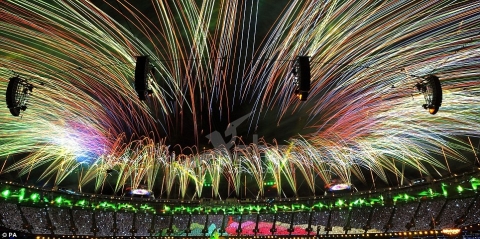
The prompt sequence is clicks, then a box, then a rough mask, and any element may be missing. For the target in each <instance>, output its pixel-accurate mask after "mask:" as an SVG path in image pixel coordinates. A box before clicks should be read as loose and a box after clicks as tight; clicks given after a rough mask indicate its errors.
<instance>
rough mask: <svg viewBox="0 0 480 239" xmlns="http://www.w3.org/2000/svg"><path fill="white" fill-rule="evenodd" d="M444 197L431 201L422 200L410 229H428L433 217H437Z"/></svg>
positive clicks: (433, 219) (443, 202)
mask: <svg viewBox="0 0 480 239" xmlns="http://www.w3.org/2000/svg"><path fill="white" fill-rule="evenodd" d="M445 201H446V200H445V199H437V200H432V201H423V202H422V203H420V207H419V208H418V211H417V213H416V215H415V218H414V225H413V227H412V228H411V229H410V231H415V230H419V231H423V230H430V228H431V227H432V225H434V224H433V222H434V221H435V218H437V216H438V214H439V213H440V210H441V209H442V207H443V205H444V204H445Z"/></svg>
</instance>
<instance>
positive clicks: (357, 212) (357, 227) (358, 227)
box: [347, 207, 372, 234]
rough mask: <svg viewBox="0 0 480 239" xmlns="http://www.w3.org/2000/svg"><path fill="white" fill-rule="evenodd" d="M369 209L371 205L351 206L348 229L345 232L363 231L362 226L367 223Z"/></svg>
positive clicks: (356, 232)
mask: <svg viewBox="0 0 480 239" xmlns="http://www.w3.org/2000/svg"><path fill="white" fill-rule="evenodd" d="M371 211H372V207H358V208H352V211H351V213H350V230H348V232H347V233H348V234H358V233H363V232H365V229H364V227H365V226H366V225H367V222H368V219H369V218H368V217H369V216H370V212H371Z"/></svg>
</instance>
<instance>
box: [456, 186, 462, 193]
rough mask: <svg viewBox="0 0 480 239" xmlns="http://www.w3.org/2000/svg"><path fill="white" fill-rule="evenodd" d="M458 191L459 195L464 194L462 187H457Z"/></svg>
mask: <svg viewBox="0 0 480 239" xmlns="http://www.w3.org/2000/svg"><path fill="white" fill-rule="evenodd" d="M457 191H458V192H459V193H461V192H463V188H462V186H460V185H458V186H457Z"/></svg>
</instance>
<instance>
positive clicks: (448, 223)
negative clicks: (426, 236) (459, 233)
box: [435, 198, 473, 229]
mask: <svg viewBox="0 0 480 239" xmlns="http://www.w3.org/2000/svg"><path fill="white" fill-rule="evenodd" d="M472 201H473V198H456V199H452V200H449V201H448V202H447V203H446V204H445V208H444V209H443V211H442V212H441V214H440V217H439V223H438V224H437V225H435V229H442V228H453V227H455V221H456V220H457V219H459V218H461V217H462V216H464V215H465V213H466V212H467V210H468V207H469V206H470V204H471V203H472Z"/></svg>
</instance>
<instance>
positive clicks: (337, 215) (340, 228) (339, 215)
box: [330, 209, 350, 234]
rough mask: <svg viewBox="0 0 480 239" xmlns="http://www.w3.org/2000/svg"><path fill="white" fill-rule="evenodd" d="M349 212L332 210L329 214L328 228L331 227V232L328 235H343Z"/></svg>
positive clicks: (346, 210)
mask: <svg viewBox="0 0 480 239" xmlns="http://www.w3.org/2000/svg"><path fill="white" fill-rule="evenodd" d="M349 212H350V211H349V210H348V209H344V210H332V211H331V212H330V226H331V227H332V231H330V234H344V233H345V229H344V227H345V226H346V224H347V220H348V214H349Z"/></svg>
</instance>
